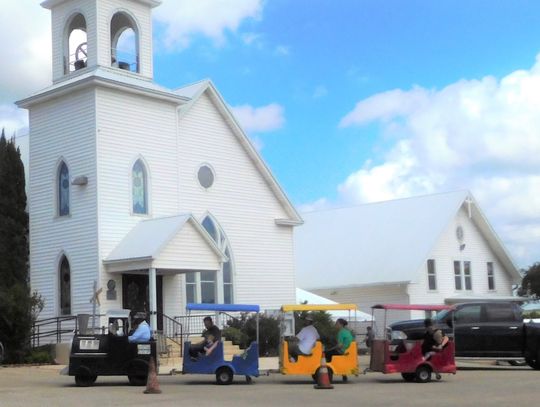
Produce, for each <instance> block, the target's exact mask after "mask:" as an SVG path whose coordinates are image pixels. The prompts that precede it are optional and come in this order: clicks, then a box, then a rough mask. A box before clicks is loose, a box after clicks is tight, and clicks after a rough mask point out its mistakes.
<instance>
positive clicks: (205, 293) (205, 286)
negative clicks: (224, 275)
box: [201, 271, 216, 304]
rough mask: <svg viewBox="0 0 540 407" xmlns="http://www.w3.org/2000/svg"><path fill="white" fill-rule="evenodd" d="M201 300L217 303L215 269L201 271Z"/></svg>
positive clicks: (204, 302)
mask: <svg viewBox="0 0 540 407" xmlns="http://www.w3.org/2000/svg"><path fill="white" fill-rule="evenodd" d="M201 302H202V303H203V304H215V303H216V273H215V272H213V271H202V272H201Z"/></svg>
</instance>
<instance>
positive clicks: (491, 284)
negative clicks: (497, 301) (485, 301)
mask: <svg viewBox="0 0 540 407" xmlns="http://www.w3.org/2000/svg"><path fill="white" fill-rule="evenodd" d="M487 278H488V289H489V290H490V291H493V290H495V272H494V270H493V263H492V262H490V261H488V262H487Z"/></svg>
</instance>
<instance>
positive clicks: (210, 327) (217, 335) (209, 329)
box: [189, 317, 221, 359]
mask: <svg viewBox="0 0 540 407" xmlns="http://www.w3.org/2000/svg"><path fill="white" fill-rule="evenodd" d="M203 322H204V326H205V328H206V329H205V330H204V332H203V333H202V335H201V336H202V337H203V340H202V341H201V342H199V343H194V344H192V345H191V346H190V347H189V356H190V357H191V358H192V359H196V358H198V357H199V355H200V354H202V355H210V354H211V353H212V351H213V350H214V349H215V348H216V346H217V344H218V343H219V342H220V341H221V331H220V330H219V328H218V327H217V326H215V325H214V321H212V318H211V317H205V318H204V319H203Z"/></svg>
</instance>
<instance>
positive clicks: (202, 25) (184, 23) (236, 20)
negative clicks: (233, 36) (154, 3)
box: [154, 0, 263, 49]
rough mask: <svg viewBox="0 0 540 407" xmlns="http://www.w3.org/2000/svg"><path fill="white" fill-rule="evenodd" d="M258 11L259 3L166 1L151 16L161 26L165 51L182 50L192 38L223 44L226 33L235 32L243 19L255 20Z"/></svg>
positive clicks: (252, 0)
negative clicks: (196, 36)
mask: <svg viewBox="0 0 540 407" xmlns="http://www.w3.org/2000/svg"><path fill="white" fill-rule="evenodd" d="M262 9H263V0H242V1H238V0H197V1H193V0H166V1H164V2H163V4H162V5H161V6H160V7H157V8H156V9H155V12H154V16H155V18H156V20H157V21H158V22H161V23H163V24H165V27H166V34H165V38H164V43H165V45H166V47H167V48H169V49H171V48H180V49H182V48H186V47H187V46H189V44H190V42H191V38H192V37H193V36H194V35H203V36H205V37H208V38H210V39H212V40H213V41H214V42H215V43H216V44H217V45H220V44H223V42H224V41H225V33H226V32H232V33H234V32H236V31H237V30H238V28H239V27H240V24H241V23H242V22H243V21H244V20H246V19H259V18H260V17H261V14H262ZM252 39H253V40H254V39H255V38H252ZM244 40H246V37H244ZM248 41H249V38H248Z"/></svg>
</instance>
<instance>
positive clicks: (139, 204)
mask: <svg viewBox="0 0 540 407" xmlns="http://www.w3.org/2000/svg"><path fill="white" fill-rule="evenodd" d="M131 176H132V201H133V213H138V214H143V215H145V214H147V213H148V181H147V175H146V168H145V167H144V164H143V162H142V161H141V160H137V161H136V162H135V164H134V165H133V170H132V175H131Z"/></svg>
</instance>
